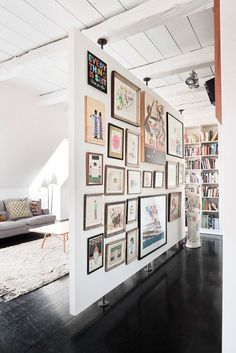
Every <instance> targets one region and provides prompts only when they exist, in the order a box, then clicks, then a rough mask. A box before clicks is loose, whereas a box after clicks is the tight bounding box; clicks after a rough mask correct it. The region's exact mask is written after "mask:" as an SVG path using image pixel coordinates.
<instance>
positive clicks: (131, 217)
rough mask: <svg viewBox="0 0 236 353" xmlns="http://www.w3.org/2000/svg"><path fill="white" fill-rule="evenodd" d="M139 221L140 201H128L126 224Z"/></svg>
mask: <svg viewBox="0 0 236 353" xmlns="http://www.w3.org/2000/svg"><path fill="white" fill-rule="evenodd" d="M137 220H138V199H128V200H127V209H126V223H127V224H130V223H133V222H137Z"/></svg>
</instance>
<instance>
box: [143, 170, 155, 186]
mask: <svg viewBox="0 0 236 353" xmlns="http://www.w3.org/2000/svg"><path fill="white" fill-rule="evenodd" d="M152 174H153V173H152V172H150V171H147V170H144V171H143V188H151V187H152Z"/></svg>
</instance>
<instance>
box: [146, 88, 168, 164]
mask: <svg viewBox="0 0 236 353" xmlns="http://www.w3.org/2000/svg"><path fill="white" fill-rule="evenodd" d="M140 115H141V160H142V162H147V163H153V164H161V165H164V164H165V162H166V119H165V114H164V106H163V105H162V104H160V103H159V102H158V100H157V99H156V98H154V97H153V96H151V95H150V94H148V93H146V92H141V94H140Z"/></svg>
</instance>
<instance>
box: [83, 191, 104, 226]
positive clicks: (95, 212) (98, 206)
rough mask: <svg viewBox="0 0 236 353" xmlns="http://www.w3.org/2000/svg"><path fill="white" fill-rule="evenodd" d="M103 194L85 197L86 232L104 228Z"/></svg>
mask: <svg viewBox="0 0 236 353" xmlns="http://www.w3.org/2000/svg"><path fill="white" fill-rule="evenodd" d="M103 210H104V204H103V194H93V195H90V194H89V195H84V230H88V229H92V228H97V227H101V226H103Z"/></svg>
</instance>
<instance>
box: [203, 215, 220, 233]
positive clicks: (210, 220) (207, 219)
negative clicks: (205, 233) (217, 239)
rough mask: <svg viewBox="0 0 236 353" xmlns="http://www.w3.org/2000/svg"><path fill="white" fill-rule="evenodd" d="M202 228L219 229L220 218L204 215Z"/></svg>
mask: <svg viewBox="0 0 236 353" xmlns="http://www.w3.org/2000/svg"><path fill="white" fill-rule="evenodd" d="M202 228H207V229H216V230H218V229H219V217H215V215H202Z"/></svg>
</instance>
